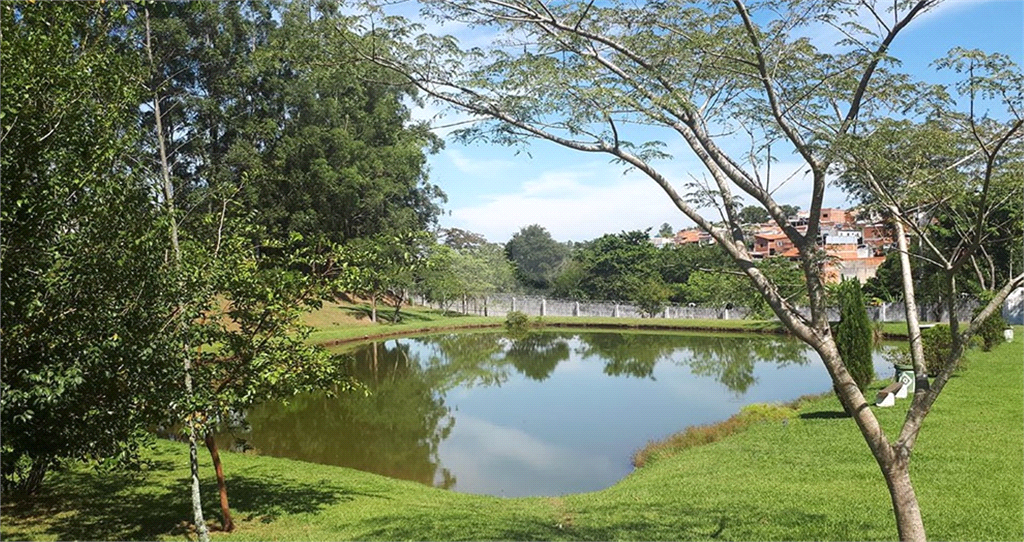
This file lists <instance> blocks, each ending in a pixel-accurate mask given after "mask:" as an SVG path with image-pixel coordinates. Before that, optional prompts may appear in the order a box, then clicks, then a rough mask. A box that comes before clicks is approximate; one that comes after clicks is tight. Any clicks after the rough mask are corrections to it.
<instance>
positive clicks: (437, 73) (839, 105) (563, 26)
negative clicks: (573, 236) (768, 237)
mask: <svg viewBox="0 0 1024 542" xmlns="http://www.w3.org/2000/svg"><path fill="white" fill-rule="evenodd" d="M937 3H938V0H917V1H907V2H895V3H889V2H873V1H863V0H858V1H852V0H851V1H845V0H836V1H833V2H828V3H826V4H822V3H820V2H809V1H807V2H805V1H801V0H793V1H787V2H782V1H756V2H750V3H748V2H745V1H744V0H733V1H732V2H719V3H706V2H693V3H690V2H656V3H648V4H644V5H642V6H638V5H635V4H631V3H628V2H615V1H613V2H607V3H600V4H598V3H594V2H583V1H565V2H556V3H544V2H536V1H531V0H521V1H520V0H515V1H486V0H483V1H477V0H458V1H436V2H435V1H425V2H423V3H422V4H423V11H424V12H425V13H426V15H427V16H428V17H430V16H432V17H435V18H437V19H439V20H453V19H454V20H459V21H462V22H464V23H466V24H470V25H473V26H474V27H476V28H489V29H492V30H493V31H494V32H495V33H496V34H498V35H500V36H501V40H502V41H501V43H502V45H503V46H502V47H496V48H492V49H488V50H481V49H472V50H463V49H461V48H459V47H458V43H457V41H455V40H452V39H450V38H448V37H435V36H430V35H425V34H422V33H418V32H417V31H416V30H417V27H416V26H413V25H410V24H408V22H407V21H405V20H401V19H399V18H394V17H383V16H381V14H382V13H383V12H382V8H381V7H380V6H379V5H371V6H368V7H367V12H366V20H367V21H368V22H367V24H366V26H365V28H366V31H367V33H368V34H370V35H374V36H379V37H381V38H384V39H385V40H386V41H384V42H381V43H378V44H376V45H375V46H374V47H368V48H365V49H363V50H362V51H363V56H364V57H365V58H367V59H368V60H371V61H374V62H376V63H378V64H379V65H383V66H387V67H390V68H392V69H394V70H395V72H396V73H401V74H405V75H406V77H407V78H408V80H409V81H410V83H412V84H414V85H416V86H418V87H419V88H420V89H421V90H422V91H424V92H426V93H428V94H430V95H431V96H433V97H435V98H437V99H439V100H441V101H444V102H446V103H448V104H452V105H453V106H455V107H457V108H460V109H462V110H464V111H467V112H469V113H470V114H472V115H475V116H476V117H477V118H478V119H479V120H480V122H478V123H476V124H475V125H473V126H470V127H468V128H467V129H465V130H464V131H462V132H461V135H462V136H463V137H465V138H468V139H487V140H489V141H493V142H498V143H507V144H523V143H524V142H526V141H529V140H532V139H541V140H546V141H549V142H553V143H555V144H557V145H561V146H563V147H566V148H569V149H573V150H577V151H580V152H586V153H600V154H604V155H607V156H608V157H609V158H611V159H612V160H614V161H616V162H618V163H621V164H623V165H625V166H627V167H630V168H633V169H635V170H636V171H638V172H639V173H641V174H644V175H646V176H647V177H649V178H650V179H651V180H652V181H654V182H655V183H656V184H657V185H659V186H660V187H661V188H662V189H663V190H664V192H665V193H666V195H667V196H668V197H669V198H670V199H671V201H672V202H673V203H674V204H675V206H676V207H677V208H678V209H679V210H680V211H681V212H683V213H684V214H685V215H686V216H687V217H688V218H690V219H691V220H692V221H693V222H694V223H696V224H697V226H698V227H700V228H702V229H703V230H705V231H706V232H708V233H709V234H710V235H711V236H712V237H713V238H714V239H715V241H716V242H717V243H718V244H719V245H720V246H721V247H722V248H723V249H724V250H725V251H726V252H727V253H728V254H729V256H730V258H731V259H732V260H733V262H734V263H735V265H736V268H737V269H738V270H739V271H740V272H741V273H743V274H744V275H745V276H746V277H747V279H748V280H749V281H750V284H751V287H752V288H753V289H755V290H756V291H758V292H759V293H760V294H761V296H762V297H763V298H764V299H765V302H766V303H767V304H768V306H770V307H771V310H772V312H773V313H774V314H775V315H776V316H777V317H778V318H779V319H780V320H781V322H782V323H783V325H785V326H786V327H787V328H788V329H789V330H790V331H791V332H792V333H793V334H794V335H795V336H797V337H799V338H800V339H801V340H803V341H804V342H806V343H807V344H809V345H810V346H811V347H813V348H814V349H815V350H816V351H817V353H818V354H819V356H820V357H821V359H822V361H823V363H824V364H825V366H826V368H827V370H828V372H829V374H830V376H831V377H832V379H833V382H834V384H835V386H836V390H837V393H838V396H839V399H840V400H841V401H842V403H843V404H844V406H845V407H846V408H847V409H848V411H850V412H851V413H852V418H853V421H854V422H855V423H856V425H857V427H858V429H859V430H860V432H861V434H862V435H863V437H864V440H865V443H866V444H867V446H868V448H869V450H870V452H871V454H872V456H873V457H874V458H875V460H876V462H877V463H878V466H879V469H880V471H881V473H882V475H883V477H884V478H885V481H886V485H887V487H888V489H889V492H890V496H891V501H892V507H893V512H894V515H895V520H896V526H897V529H898V531H899V535H900V537H901V538H903V539H924V538H925V528H924V522H923V520H922V516H921V510H920V507H919V505H918V501H917V497H916V493H915V491H914V488H913V485H912V483H911V480H910V468H909V466H910V459H911V453H912V451H913V447H914V443H915V442H916V439H917V435H918V433H919V431H920V428H921V424H920V422H921V420H923V418H924V416H925V415H927V413H928V412H929V410H930V408H931V405H932V404H933V401H934V398H935V396H937V394H938V392H939V391H940V390H941V387H942V386H941V385H940V386H937V387H936V388H935V389H934V390H932V391H928V390H927V389H926V388H927V386H926V385H925V386H918V388H917V390H918V391H917V392H916V393H917V395H915V399H914V401H915V407H914V408H913V409H912V411H913V413H912V414H911V415H910V416H908V419H907V423H906V424H905V425H904V428H903V429H902V431H901V434H900V435H899V436H898V437H896V438H890V437H889V436H888V435H887V434H886V433H885V431H883V429H882V426H881V425H880V424H879V422H878V419H877V418H876V417H875V415H874V413H873V412H872V411H871V409H870V408H869V407H868V403H867V400H866V399H865V397H864V396H863V394H862V393H861V392H860V390H859V388H858V386H857V383H856V381H855V380H854V378H853V377H852V376H851V374H850V372H849V370H848V369H847V367H846V365H845V363H844V361H843V358H842V356H841V355H840V353H839V351H838V348H837V346H836V343H835V338H834V334H833V332H832V329H831V327H830V324H829V321H828V312H827V299H826V289H825V273H824V268H825V263H826V261H827V255H826V254H825V253H824V251H823V250H822V249H820V248H819V247H818V246H817V240H818V239H819V238H820V234H821V223H820V210H821V209H822V206H823V202H824V201H825V199H824V197H825V193H826V189H827V187H828V176H829V173H830V172H832V171H835V170H836V169H841V168H842V167H843V164H844V163H845V162H846V160H845V159H843V160H840V157H841V156H842V152H840V151H841V150H843V149H845V148H851V147H847V146H844V145H843V142H844V140H845V139H846V138H847V137H849V136H852V135H854V134H857V133H860V130H859V129H860V128H861V127H863V126H865V125H866V122H865V121H869V120H870V119H873V118H884V117H886V116H890V115H899V114H901V113H902V112H903V111H906V110H907V108H908V106H912V104H913V103H914V102H915V101H916V100H917V99H918V98H919V96H918V95H917V93H916V92H914V91H915V89H916V85H914V84H913V81H911V80H910V78H908V77H907V76H905V75H903V74H900V73H898V72H897V71H895V69H894V66H895V63H894V62H892V59H891V58H890V57H889V56H888V53H889V50H890V46H891V45H892V43H893V42H894V41H895V40H896V39H897V38H898V37H899V36H900V34H901V33H902V32H903V30H904V29H905V28H906V27H907V26H908V25H910V24H911V23H912V22H913V21H914V20H915V19H917V18H918V16H920V15H921V14H922V13H924V12H926V11H927V10H929V9H930V8H932V7H933V6H934V5H936V4H937ZM371 21H372V22H371ZM864 21H868V23H867V24H864ZM822 27H827V28H833V29H835V30H836V31H837V32H839V33H841V34H842V36H843V38H842V40H841V42H840V43H837V44H836V45H835V46H834V47H832V48H830V49H828V50H823V49H820V48H819V47H818V46H816V43H815V42H814V41H813V40H811V39H809V38H808V37H807V36H808V35H810V34H814V29H815V28H822ZM652 126H654V127H657V128H658V129H657V130H656V131H655V133H656V134H661V135H663V136H665V137H669V136H671V137H677V138H678V139H679V140H680V142H681V143H682V144H683V145H684V147H685V148H688V149H689V150H690V151H692V153H693V156H694V157H695V158H696V159H697V160H699V162H700V163H701V164H702V165H703V167H704V170H705V172H704V175H703V176H694V177H693V178H691V179H688V180H681V182H674V180H673V179H672V178H670V177H669V175H668V174H667V170H666V169H664V168H662V165H661V163H659V160H660V159H663V158H665V157H666V153H665V148H666V147H665V145H664V144H663V143H661V142H659V141H658V139H657V138H658V137H659V136H658V135H653V136H652V132H651V131H650V130H649V129H647V130H645V128H649V127H652ZM737 133H740V134H744V136H745V138H746V141H747V142H748V143H749V147H748V148H746V149H742V148H741V150H736V149H737V145H738V143H737V141H738V140H737V139H736V138H734V137H730V135H731V134H737ZM990 140H991V139H990V138H988V137H984V138H982V141H990ZM996 140H997V141H998V138H997V139H996ZM769 148H770V149H771V152H769V151H768V149H769ZM780 149H784V150H783V151H782V154H792V155H793V156H794V157H796V158H797V159H798V160H800V162H801V167H802V171H804V172H805V181H804V182H806V183H807V186H808V187H809V188H810V195H809V198H808V200H807V201H806V202H805V203H806V204H807V206H806V208H807V209H808V214H809V217H808V220H807V224H806V228H801V229H797V228H796V226H795V225H792V224H790V223H789V221H788V216H787V215H788V214H789V210H787V209H784V208H783V207H782V206H781V205H780V203H779V202H778V201H776V199H775V197H774V196H773V194H774V193H775V189H776V188H777V187H778V185H779V183H780V180H779V179H778V178H773V177H772V176H771V175H770V174H768V168H767V167H765V166H766V164H767V163H768V162H769V161H770V159H769V158H768V156H769V155H772V154H774V156H780V152H779V151H780ZM990 150H992V149H990ZM983 154H986V157H990V156H995V155H994V154H991V155H990V154H987V153H985V152H984V151H983ZM989 164H993V165H994V164H995V162H994V161H992V160H989ZM986 178H987V176H986ZM681 189H683V190H685V191H684V192H681V191H680V190H681ZM958 192H959V191H958ZM740 195H742V196H744V197H746V198H749V199H750V200H751V201H753V202H755V203H756V204H758V205H760V206H761V207H763V208H764V209H765V210H766V211H767V212H768V214H769V216H770V218H771V220H773V221H774V222H775V223H776V224H777V225H778V226H779V227H780V228H781V229H782V231H783V232H784V233H785V235H786V236H787V238H788V239H789V241H790V242H792V243H793V246H794V247H795V248H796V251H797V253H798V254H799V256H798V258H797V259H798V264H799V269H800V272H801V273H802V274H803V277H804V282H803V284H804V290H805V293H806V295H807V304H808V312H806V313H804V312H802V311H801V310H799V308H798V306H797V304H796V303H794V302H793V301H792V300H791V299H790V298H789V297H788V296H787V294H786V293H784V292H783V291H782V290H780V288H779V287H778V285H777V284H776V283H775V281H773V280H772V278H771V277H770V276H768V275H767V274H766V273H765V272H764V270H762V269H761V268H760V267H758V266H757V265H754V261H753V258H752V257H751V255H750V253H749V252H748V250H747V248H746V246H745V244H744V242H743V229H742V222H741V220H740V218H739V216H738V215H739V212H740V209H739V205H738V201H739V196H740ZM706 207H712V208H714V209H716V210H717V213H718V216H720V217H721V219H722V221H723V222H724V225H725V227H724V228H716V227H714V224H713V223H712V222H711V220H709V219H708V218H707V217H706V216H704V214H703V213H702V212H701V210H702V208H706ZM971 216H972V217H974V219H975V223H979V221H982V222H980V223H983V221H984V217H985V216H986V215H985V213H984V212H982V213H980V214H972V215H971ZM898 238H901V239H902V237H901V236H898ZM975 239H977V237H975ZM1011 286H1012V285H1011ZM1000 292H1001V293H1000V294H999V295H997V296H995V298H994V301H995V302H996V303H998V302H1001V301H1002V298H1005V295H1006V293H1007V292H1008V290H1006V291H1004V290H1000ZM906 298H907V299H908V300H909V299H911V298H912V294H910V293H909V290H908V294H907V295H906ZM991 306H994V305H990V307H991ZM908 313H909V311H908ZM910 326H911V329H912V330H913V328H914V322H911V323H910ZM912 335H913V333H912ZM919 374H921V375H922V376H921V377H920V378H925V377H924V376H923V375H924V372H923V371H919ZM925 383H926V382H925Z"/></svg>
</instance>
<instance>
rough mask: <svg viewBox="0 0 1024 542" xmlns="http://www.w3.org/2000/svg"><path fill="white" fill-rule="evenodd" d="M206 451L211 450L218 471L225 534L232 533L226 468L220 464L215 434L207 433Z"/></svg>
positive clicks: (232, 523) (233, 526)
mask: <svg viewBox="0 0 1024 542" xmlns="http://www.w3.org/2000/svg"><path fill="white" fill-rule="evenodd" d="M206 449H207V450H210V458H211V459H213V468H214V469H215V470H216V471H217V489H218V490H219V491H220V513H221V515H222V517H223V518H224V519H223V520H222V524H223V527H224V532H226V533H230V532H231V531H233V530H235V522H234V521H232V520H231V508H230V507H229V506H228V484H227V482H225V481H224V467H223V466H222V465H221V463H220V452H219V451H218V450H217V441H216V440H215V439H214V438H213V433H206Z"/></svg>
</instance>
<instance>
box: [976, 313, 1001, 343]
mask: <svg viewBox="0 0 1024 542" xmlns="http://www.w3.org/2000/svg"><path fill="white" fill-rule="evenodd" d="M1006 327H1007V326H1006V320H1005V319H1003V314H1002V312H1001V311H998V310H997V311H996V312H994V313H992V315H991V316H989V317H988V318H986V319H985V320H984V321H983V322H982V323H981V327H979V328H978V338H980V339H981V349H982V350H984V351H986V352H988V351H989V350H992V347H993V346H995V345H997V344H999V343H1001V342H1003V330H1004V329H1006Z"/></svg>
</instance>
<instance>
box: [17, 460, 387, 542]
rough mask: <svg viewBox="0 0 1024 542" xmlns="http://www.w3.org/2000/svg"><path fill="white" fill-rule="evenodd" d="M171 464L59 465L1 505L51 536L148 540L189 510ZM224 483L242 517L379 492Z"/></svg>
mask: <svg viewBox="0 0 1024 542" xmlns="http://www.w3.org/2000/svg"><path fill="white" fill-rule="evenodd" d="M173 470H174V467H173V464H172V463H171V462H170V461H161V462H158V463H157V464H156V465H155V466H154V468H152V469H149V471H150V472H148V473H106V474H97V473H95V472H92V471H90V470H86V469H81V470H76V471H72V472H67V473H63V474H61V475H60V476H59V477H57V476H54V477H53V481H52V482H51V483H47V484H45V485H44V488H43V490H42V491H41V492H40V494H38V495H34V496H28V497H12V496H7V495H5V501H7V502H5V503H4V504H5V506H4V509H3V513H4V516H5V517H7V518H9V519H13V520H15V522H17V520H25V521H27V522H37V523H39V524H43V525H45V527H44V531H45V532H46V533H47V534H49V535H50V536H53V537H55V538H56V539H57V540H153V539H155V538H157V537H158V536H162V535H168V534H172V533H174V532H177V531H178V530H180V525H181V524H182V522H184V521H189V522H190V521H191V518H192V512H191V509H192V505H191V497H190V493H189V483H190V482H189V478H187V477H181V478H171V476H170V475H169V473H170V472H172V471H173ZM154 471H157V472H154ZM159 471H164V472H159ZM154 478H159V480H154ZM227 484H228V497H229V498H230V500H231V510H232V512H233V513H234V514H235V515H236V517H239V518H245V519H247V520H252V519H256V518H259V519H262V520H264V521H272V520H273V519H275V518H276V517H277V516H279V515H282V514H301V513H315V512H317V511H318V510H320V509H321V508H323V507H326V506H329V505H332V504H336V503H339V502H344V501H349V500H352V499H353V498H355V497H356V496H366V497H374V498H380V497H381V496H379V495H365V494H361V493H356V492H352V491H349V490H347V489H345V488H343V487H339V486H331V485H327V484H321V485H303V484H298V483H294V482H292V483H289V482H287V481H279V480H268V479H262V478H257V477H249V476H244V475H242V476H239V475H235V476H229V477H228V479H227ZM202 494H203V496H204V500H203V503H204V507H203V508H204V511H203V512H204V517H205V518H206V519H207V520H208V521H210V520H213V521H215V522H218V523H219V519H220V508H219V502H218V500H217V498H216V496H217V486H216V483H215V482H213V481H208V482H204V483H203V484H202ZM69 512H70V513H69ZM57 515H60V516H61V517H59V519H55V520H52V519H51V518H53V517H54V516H57Z"/></svg>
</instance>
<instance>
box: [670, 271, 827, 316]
mask: <svg viewBox="0 0 1024 542" xmlns="http://www.w3.org/2000/svg"><path fill="white" fill-rule="evenodd" d="M757 267H758V268H759V269H761V270H762V271H763V272H764V274H765V275H766V276H767V277H769V278H770V279H772V281H773V282H774V283H775V284H776V285H777V286H778V288H779V291H780V292H781V293H783V295H784V297H787V298H788V299H789V300H790V301H791V302H792V303H794V304H797V305H799V304H801V303H806V300H807V291H806V288H805V286H804V283H805V282H804V281H805V279H804V275H803V273H802V272H801V271H800V268H799V266H798V265H797V264H796V263H795V262H791V261H789V260H787V259H785V258H765V259H764V260H762V261H760V262H758V264H757ZM682 290H683V293H682V297H684V298H686V299H687V300H688V301H692V302H695V303H699V304H703V305H709V306H712V307H728V306H733V307H746V308H748V309H750V314H749V315H748V316H749V317H750V318H757V319H764V318H771V317H772V315H773V312H772V309H771V307H770V306H769V305H768V302H767V301H765V299H764V297H763V296H762V295H761V294H760V293H759V292H758V291H757V290H756V289H754V288H753V287H751V284H750V279H748V278H747V277H746V276H744V275H740V274H739V273H738V272H737V271H735V269H734V268H726V269H722V270H720V271H718V270H708V271H704V270H698V271H694V272H692V273H690V277H689V280H687V281H686V285H685V286H684V288H683V289H682Z"/></svg>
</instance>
